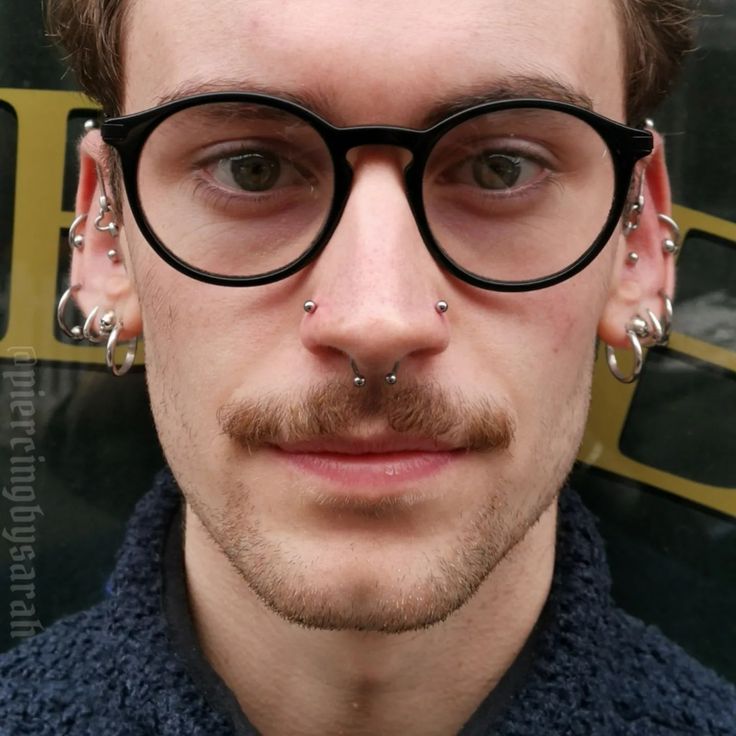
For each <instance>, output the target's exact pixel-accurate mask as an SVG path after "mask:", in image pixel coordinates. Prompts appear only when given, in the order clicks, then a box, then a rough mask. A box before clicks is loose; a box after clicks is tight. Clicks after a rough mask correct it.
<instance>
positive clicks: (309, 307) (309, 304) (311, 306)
mask: <svg viewBox="0 0 736 736" xmlns="http://www.w3.org/2000/svg"><path fill="white" fill-rule="evenodd" d="M316 310H317V302H313V301H312V300H311V299H308V300H307V301H306V302H304V311H305V312H306V313H307V314H312V313H313V312H315V311H316Z"/></svg>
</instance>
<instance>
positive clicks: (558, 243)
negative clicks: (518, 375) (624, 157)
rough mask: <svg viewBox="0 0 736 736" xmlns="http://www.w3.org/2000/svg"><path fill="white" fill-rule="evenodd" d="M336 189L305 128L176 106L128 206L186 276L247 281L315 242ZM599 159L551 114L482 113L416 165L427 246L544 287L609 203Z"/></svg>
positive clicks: (578, 251)
mask: <svg viewBox="0 0 736 736" xmlns="http://www.w3.org/2000/svg"><path fill="white" fill-rule="evenodd" d="M334 188H335V175H334V170H333V164H332V158H331V155H330V152H329V150H328V147H327V144H326V143H325V141H324V140H323V138H322V137H321V135H320V134H319V133H317V131H316V130H315V129H314V128H313V127H312V126H311V125H310V124H309V123H308V122H306V121H305V120H303V119H301V118H300V117H298V116H296V115H293V114H291V113H289V112H286V111H282V110H280V109H277V108H273V107H269V106H267V105H262V104H251V103H242V102H238V103H232V102H222V103H210V104H204V105H198V106H193V107H189V108H185V109H182V110H180V111H179V112H177V113H175V114H173V115H171V116H170V117H168V118H166V119H165V120H164V121H163V122H162V123H161V124H160V125H158V126H157V127H156V128H155V129H154V131H153V132H152V133H151V135H150V136H149V138H148V140H147V142H146V144H145V146H144V148H143V150H142V152H141V156H140V160H139V168H138V191H139V199H140V204H141V208H142V210H143V213H144V214H145V217H146V219H147V220H148V223H149V225H150V227H151V229H152V230H153V231H154V233H155V234H156V236H157V237H158V239H159V240H160V241H161V243H163V244H164V245H165V247H166V248H167V249H168V250H170V251H171V252H172V253H173V254H174V255H175V256H176V257H177V258H178V259H180V260H181V261H183V262H185V263H187V264H189V265H190V266H192V267H194V268H196V269H198V270H201V271H206V272H209V273H211V274H217V275H222V276H257V275H261V274H264V273H267V272H269V271H272V270H276V269H278V268H281V267H284V266H287V265H288V264H290V263H292V262H293V261H295V260H296V259H298V258H299V257H300V256H301V255H302V254H303V253H304V252H305V251H307V250H309V248H310V247H311V246H312V245H313V244H314V242H315V240H316V239H317V238H318V237H319V234H320V233H321V231H322V229H323V227H324V225H325V223H326V221H327V219H328V217H329V215H330V211H331V207H332V203H333V195H334ZM614 188H615V174H614V166H613V162H612V160H611V155H610V152H609V150H608V147H607V146H606V143H605V142H604V140H603V139H602V138H601V137H600V135H599V134H598V133H597V132H596V130H595V129H594V128H592V127H591V126H590V125H588V124H587V123H586V122H584V121H583V120H581V119H579V118H577V117H575V116H574V115H571V114H568V113H565V112H560V111H557V110H544V109H538V108H521V109H509V110H501V111H494V112H491V113H485V114H481V115H478V116H476V117H473V118H471V119H468V120H466V121H465V122H463V123H461V124H459V125H457V126H455V127H453V128H451V129H450V130H448V131H447V132H446V133H445V134H444V135H443V136H442V138H441V139H439V140H438V141H437V142H436V144H435V146H434V148H433V149H432V151H431V153H430V155H429V157H428V159H427V162H426V166H425V169H424V174H423V185H422V199H423V207H424V211H425V215H426V219H427V222H428V223H429V227H430V230H431V232H432V235H433V237H434V239H435V241H436V243H437V245H438V246H439V247H440V248H441V249H442V250H443V251H444V253H445V254H446V255H447V256H448V257H449V258H450V259H451V260H453V261H454V262H455V263H456V264H457V265H459V266H460V267H461V268H463V269H464V270H466V271H470V272H472V273H474V274H476V275H478V276H481V277H484V278H489V279H495V280H501V281H524V280H528V279H536V278H543V277H545V276H549V275H552V274H554V273H556V272H558V271H560V270H563V269H564V268H566V267H567V266H569V265H570V264H572V263H573V262H575V261H576V260H577V259H578V258H579V257H580V256H581V255H582V254H583V253H585V251H587V250H588V249H589V248H590V246H591V245H592V244H593V243H594V241H595V240H596V239H597V238H598V236H599V234H600V232H601V231H602V230H603V228H604V226H605V224H606V222H607V220H608V217H609V213H610V209H611V205H612V202H613V198H614Z"/></svg>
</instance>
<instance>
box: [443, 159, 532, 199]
mask: <svg viewBox="0 0 736 736" xmlns="http://www.w3.org/2000/svg"><path fill="white" fill-rule="evenodd" d="M541 170H542V167H541V166H540V164H538V163H537V162H536V161H533V160H531V159H529V158H525V157H523V156H514V155H510V154H505V153H498V152H496V151H484V152H483V153H479V154H478V155H477V156H473V158H471V159H468V160H467V161H465V162H463V163H461V164H460V165H459V166H458V167H457V170H456V177H457V179H459V180H460V181H462V182H463V183H470V182H469V181H468V179H469V178H470V177H471V176H472V183H474V184H476V185H478V186H479V187H481V188H482V189H488V190H492V191H504V190H508V189H514V188H515V187H520V186H523V185H525V184H528V183H529V182H531V181H533V180H534V179H535V178H536V177H537V176H538V175H539V172H540V171H541ZM453 178H454V177H453Z"/></svg>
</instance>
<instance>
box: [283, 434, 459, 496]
mask: <svg viewBox="0 0 736 736" xmlns="http://www.w3.org/2000/svg"><path fill="white" fill-rule="evenodd" d="M273 450H274V451H275V452H276V453H277V455H278V456H280V457H281V458H282V459H283V460H284V461H285V462H286V463H287V464H289V465H291V466H292V467H293V468H295V469H297V470H298V471H299V472H301V473H305V472H306V473H308V474H310V475H312V476H316V477H318V478H319V479H320V480H322V481H323V482H326V483H327V484H328V486H329V489H330V493H339V494H340V495H342V494H345V495H347V496H351V497H354V498H356V499H357V498H360V499H362V500H364V501H370V500H376V501H378V500H382V499H386V498H387V497H388V496H397V497H398V496H401V495H402V494H404V493H409V492H410V491H411V492H412V493H416V491H417V483H418V482H419V481H421V480H424V479H428V478H431V477H432V476H436V475H439V474H440V473H441V472H442V471H443V470H445V468H447V466H448V465H450V464H452V463H453V462H454V461H456V460H458V459H459V458H460V457H461V456H463V455H465V454H466V452H467V450H466V449H465V448H463V447H453V446H452V445H449V444H447V443H443V442H442V441H440V440H438V439H435V438H426V437H410V436H403V435H400V434H398V433H391V434H380V435H371V436H365V437H358V436H350V437H325V438H319V439H314V440H308V441H303V442H293V443H284V444H279V445H274V446H273Z"/></svg>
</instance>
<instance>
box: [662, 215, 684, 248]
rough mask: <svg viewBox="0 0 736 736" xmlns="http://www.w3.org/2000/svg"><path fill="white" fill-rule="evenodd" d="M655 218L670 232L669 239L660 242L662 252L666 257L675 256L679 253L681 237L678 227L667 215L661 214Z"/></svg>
mask: <svg viewBox="0 0 736 736" xmlns="http://www.w3.org/2000/svg"><path fill="white" fill-rule="evenodd" d="M657 218H658V219H659V221H660V222H663V223H664V224H665V225H667V227H668V228H669V229H670V231H671V235H670V237H669V238H665V239H664V240H663V241H662V250H663V251H664V252H665V253H667V254H668V255H671V256H676V255H677V254H678V252H679V251H680V238H681V236H682V232H681V231H680V226H679V225H678V224H677V223H676V222H675V221H674V220H673V219H672V218H671V217H670V216H669V215H665V214H664V213H662V212H660V213H659V214H658V215H657Z"/></svg>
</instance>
